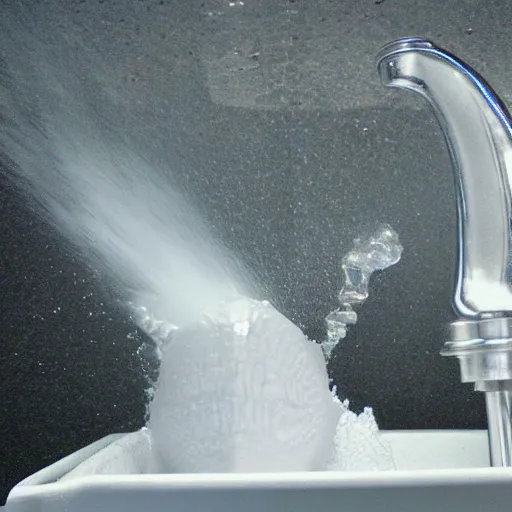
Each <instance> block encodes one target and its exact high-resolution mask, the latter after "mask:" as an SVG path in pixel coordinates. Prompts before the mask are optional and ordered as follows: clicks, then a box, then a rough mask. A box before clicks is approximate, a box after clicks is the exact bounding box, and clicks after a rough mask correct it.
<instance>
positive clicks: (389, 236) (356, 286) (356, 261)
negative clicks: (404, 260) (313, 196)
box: [322, 224, 403, 359]
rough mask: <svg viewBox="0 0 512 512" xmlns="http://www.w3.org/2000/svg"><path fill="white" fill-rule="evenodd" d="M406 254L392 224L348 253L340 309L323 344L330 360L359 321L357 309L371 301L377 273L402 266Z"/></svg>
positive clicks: (329, 319)
mask: <svg viewBox="0 0 512 512" xmlns="http://www.w3.org/2000/svg"><path fill="white" fill-rule="evenodd" d="M402 251H403V247H402V244H401V243H400V240H399V237H398V234H397V233H396V232H395V231H394V230H393V228H392V227H391V226H389V225H388V224H381V225H379V226H378V228H377V229H376V230H375V231H374V232H373V233H372V234H371V235H370V236H367V237H364V238H356V239H355V240H354V247H353V248H352V250H351V251H350V252H348V253H347V254H345V256H344V257H343V259H342V263H341V267H342V269H343V273H344V278H345V283H344V285H343V287H342V289H341V290H340V292H339V294H338V301H339V302H340V307H339V308H338V309H336V310H334V311H331V312H330V313H329V314H328V315H327V317H326V318H325V321H326V325H327V339H326V340H325V341H324V342H323V343H322V348H323V351H324V354H325V357H326V358H327V359H329V358H330V356H331V354H332V351H333V349H334V347H335V346H336V345H337V344H338V343H339V341H340V340H341V339H343V338H344V337H345V336H346V335H347V327H348V326H349V325H353V324H355V323H356V322H357V313H356V312H355V311H354V309H353V307H354V306H358V305H360V304H362V303H363V302H364V301H365V300H366V299H367V298H368V295H369V284H370V277H371V275H372V274H373V272H375V271H378V270H384V269H386V268H388V267H391V266H392V265H395V264H396V263H398V261H400V258H401V256H402Z"/></svg>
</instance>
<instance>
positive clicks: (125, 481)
mask: <svg viewBox="0 0 512 512" xmlns="http://www.w3.org/2000/svg"><path fill="white" fill-rule="evenodd" d="M382 435H383V437H384V438H385V439H387V441H388V442H389V444H390V445H391V448H392V450H393V455H394V460H395V465H396V471H385V472H316V473H272V474H215V475H212V474H173V475H161V474H136V473H137V471H140V468H141V467H144V466H146V469H147V464H148V463H147V461H144V460H143V459H144V453H143V452H144V450H145V446H144V442H145V441H144V440H143V434H142V431H139V432H136V433H131V434H114V435H111V436H107V437H105V438H103V439H101V440H99V441H97V442H95V443H93V444H92V445H90V446H88V447H86V448H84V449H82V450H79V451H77V452H75V453H73V454H71V455H70V456H68V457H66V458H64V459H62V460H61V461H59V462H57V463H55V464H53V465H51V466H49V467H47V468H45V469H43V470H41V471H39V472H38V473H35V474H34V475H32V476H30V477H29V478H27V479H25V480H23V481H22V482H20V483H19V484H18V485H17V486H16V487H14V488H13V490H12V491H11V493H10V495H9V497H8V500H7V504H6V512H29V511H30V512H33V511H34V510H41V511H51V512H64V511H66V512H89V511H91V510H95V511H98V512H103V511H105V512H106V511H117V510H119V511H123V512H139V511H144V512H159V511H173V512H177V511H179V512H182V511H183V512H185V511H187V512H190V511H198V512H199V511H211V512H217V511H218V512H220V511H223V512H224V511H239V510H240V511H241V510H243V511H247V512H252V511H265V512H277V511H284V510H290V511H294V512H306V511H308V512H309V511H312V510H314V511H315V512H324V511H326V512H327V511H333V512H334V511H336V512H356V511H357V512H373V511H375V512H377V511H378V512H382V511H387V510H389V511H392V512H402V511H403V512H410V511H411V510H414V512H427V511H428V512H432V511H437V510H442V511H443V512H451V511H453V512H456V511H457V512H458V511H461V512H462V511H463V512H477V511H478V512H482V511H485V512H494V511H500V512H501V511H503V512H505V511H509V510H510V507H511V505H512V469H510V468H508V469H506V468H489V467H488V465H489V456H488V446H487V433H486V431H454V430H447V431H440V430H439V431H390V432H383V433H382ZM137 450H138V451H137ZM126 454H129V457H128V459H130V460H131V462H130V463H127V464H124V468H123V469H122V470H116V469H115V465H116V460H117V461H119V459H120V457H123V455H124V456H126ZM116 471H117V474H113V473H114V472H116ZM121 472H124V474H119V473H121ZM91 473H96V474H91ZM73 475H74V476H73Z"/></svg>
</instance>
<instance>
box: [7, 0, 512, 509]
mask: <svg viewBox="0 0 512 512" xmlns="http://www.w3.org/2000/svg"><path fill="white" fill-rule="evenodd" d="M229 3H230V2H224V1H220V0H218V1H208V0H204V1H190V2H184V1H174V0H164V1H149V0H145V1H143V2H141V1H139V0H129V1H121V0H118V1H109V0H104V1H101V0H100V1H91V0H80V1H71V2H69V1H64V0H62V1H58V0H54V1H45V2H40V3H38V7H37V8H36V7H34V6H31V8H30V9H28V7H24V8H26V9H27V17H28V16H30V17H33V19H36V20H37V23H38V25H39V27H40V28H41V27H44V32H45V33H48V34H51V37H52V38H53V40H52V41H53V42H52V43H48V44H53V45H56V46H58V45H66V44H71V43H69V41H70V39H69V38H67V35H70V34H72V35H73V38H76V39H81V40H83V41H86V43H87V44H86V46H87V48H89V50H90V51H91V52H93V51H94V52H97V53H98V54H100V55H102V56H103V58H104V62H106V63H108V66H109V69H110V75H109V76H110V80H111V81H112V82H113V83H114V84H115V85H116V86H117V87H119V89H120V90H122V91H123V93H124V95H123V96H122V100H120V101H125V103H122V102H121V103H119V104H117V105H115V106H112V105H107V104H106V105H105V112H106V114H107V115H108V114H109V112H110V111H109V108H114V107H115V108H116V109H118V110H122V111H123V112H124V114H123V116H119V115H117V116H113V119H114V118H115V122H116V123H117V124H118V128H120V129H122V130H123V131H124V132H125V133H126V136H127V137H128V138H131V140H133V141H136V142H134V146H137V147H140V148H142V149H144V150H145V151H146V152H147V148H148V147H151V148H152V149H151V151H152V157H151V158H152V159H153V161H154V162H155V163H162V162H167V161H169V160H170V159H171V160H172V162H173V169H175V173H176V175H177V179H179V181H180V182H181V183H182V184H183V185H184V186H185V187H186V188H187V190H188V191H189V192H190V194H191V197H193V198H194V200H195V201H196V202H197V203H198V204H200V205H201V210H202V212H203V214H204V216H205V217H206V219H207V220H208V222H209V223H210V224H211V225H212V226H215V229H216V231H217V233H218V235H219V236H221V237H222V238H223V239H224V241H225V243H227V244H228V245H230V246H231V247H232V248H233V249H234V250H236V251H237V253H238V254H240V255H241V257H243V258H244V260H245V261H246V262H247V263H248V265H249V266H251V267H252V268H253V269H254V270H255V271H256V272H257V273H258V274H259V275H260V278H261V280H262V282H264V283H265V284H266V285H267V287H268V288H269V289H270V290H271V293H272V298H273V301H274V302H275V304H276V306H277V307H278V308H279V309H280V310H281V311H282V312H283V313H285V314H287V315H288V316H289V317H290V318H292V319H293V320H294V321H296V322H298V323H299V324H300V325H301V326H303V328H304V329H305V331H306V332H307V333H308V335H310V336H311V337H313V338H318V337H320V336H322V333H323V324H322V319H323V318H324V316H325V314H326V313H327V312H328V311H330V310H331V309H332V307H333V306H334V305H335V302H336V301H335V298H336V292H337V290H338V289H339V287H340V277H341V276H340V269H339V261H340V257H341V255H342V254H343V253H344V252H346V251H347V250H348V249H350V246H351V243H352V239H353V238H354V237H355V236H357V235H358V234H359V233H360V232H361V231H362V230H363V229H366V228H367V227H368V226H371V225H372V224H373V223H375V222H381V221H384V222H388V223H390V224H391V225H392V226H393V227H394V228H395V229H396V230H397V231H398V233H399V234H400V237H401V240H402V243H403V245H404V247H405V251H404V255H403V259H402V261H401V262H400V263H399V264H398V265H397V266H396V267H393V268H391V269H389V270H388V271H386V272H384V273H382V274H379V275H376V276H375V278H374V279H373V281H372V287H371V296H370V298H369V299H368V301H367V303H366V304H365V305H364V307H363V308H362V310H361V311H360V320H359V323H358V324H357V325H356V326H355V327H354V328H352V329H351V330H350V332H349V335H348V337H347V339H346V340H345V341H344V342H343V344H342V345H341V346H339V347H338V348H337V350H336V352H335V355H334V358H333V360H332V362H331V364H330V367H329V369H330V372H331V374H332V376H333V378H334V380H335V383H336V384H337V385H338V387H339V389H340V392H341V394H342V395H343V396H344V397H348V398H350V399H351V401H352V403H353V405H354V407H355V408H356V409H359V408H361V407H362V406H364V405H366V404H371V405H373V406H374V408H375V411H376V415H377V419H378V420H379V422H380V424H381V426H382V427H383V428H390V429H397V428H428V429H433V428H483V427H485V416H484V409H483V402H482V399H481V397H479V396H477V395H476V394H473V393H472V391H471V388H470V386H463V385H462V384H460V383H459V375H458V369H457V364H456V362H455V361H451V360H445V359H442V358H441V357H440V356H439V350H440V348H441V346H442V344H443V342H444V329H445V326H446V324H447V323H448V322H449V321H450V320H451V318H452V316H451V315H452V313H451V309H450V298H451V291H452V283H453V273H454V268H455V251H456V246H455V201H454V194H453V183H452V176H451V170H450V162H449V159H448V155H447V152H446V150H445V147H444V143H443V140H442V136H441V134H440V132H439V129H438V127H437V125H436V124H435V122H434V120H433V118H432V116H431V115H430V112H429V111H428V110H427V109H426V108H425V106H424V105H423V104H422V103H421V101H420V100H419V99H417V98H414V97H412V96H409V95H407V94H404V93H398V92H397V93H392V92H387V91H384V90H383V89H382V88H381V87H380V84H379V83H378V79H377V75H376V70H375V66H374V63H373V59H374V55H375V53H376V52H377V51H378V49H379V48H380V46H381V45H383V44H384V43H386V42H388V41H389V40H392V39H394V38H397V37H402V36H405V35H421V36H425V37H430V38H433V39H435V40H436V42H437V43H438V44H440V45H443V46H445V47H446V48H448V49H450V50H451V51H453V52H454V53H457V54H459V55H460V56H461V57H462V58H463V59H465V60H467V61H468V62H469V63H470V64H472V65H473V66H474V67H475V68H476V69H478V70H479V71H480V72H481V73H482V74H484V76H486V78H487V79H488V81H489V82H490V83H491V84H492V85H493V86H494V87H495V89H496V90H497V91H498V92H499V93H500V94H501V95H502V97H503V99H504V100H505V102H506V103H510V102H511V100H512V88H511V87H510V85H509V84H510V83H511V81H512V72H511V71H510V70H511V69H512V52H511V51H510V46H509V27H510V23H511V22H512V4H511V3H510V2H507V1H497V0H494V1H484V0H470V1H462V0H460V1H455V2H445V1H442V0H435V1H430V2H420V1H416V0H414V1H410V2H407V3H404V2H400V1H398V0H385V1H378V2H377V1H373V0H372V1H368V0H363V1H360V2H351V1H337V2H330V1H328V0H316V1H314V2H313V1H309V2H308V1H306V0H302V1H301V0H296V1H284V0H279V1H275V2H265V1H263V0H246V1H245V4H244V5H243V6H240V5H237V6H235V7H233V8H232V7H230V6H229ZM29 4H30V2H27V3H26V6H28V5H29ZM12 5H14V2H13V3H12V4H11V3H10V2H4V6H3V7H2V8H4V7H5V8H9V9H10V7H9V6H12ZM17 5H23V4H19V3H18V2H17ZM34 5H35V4H34ZM210 13H212V14H210ZM31 19H32V18H31ZM48 37H50V36H48ZM73 38H72V39H73ZM234 48H238V49H239V50H237V51H238V53H234V51H233V49H234ZM0 50H2V49H0ZM256 54H257V58H255V57H254V56H255V55H256ZM80 57H81V56H80V55H76V60H77V61H79V60H80ZM91 72H92V71H91ZM100 96H101V94H100ZM112 112H114V110H112ZM116 112H117V110H116ZM0 197H1V201H0V244H1V245H0V297H1V298H0V304H1V318H2V320H1V322H0V325H1V330H0V396H1V401H0V488H1V492H2V496H3V498H5V496H6V493H7V491H8V489H10V487H12V485H14V484H15V483H16V482H18V481H19V480H21V479H22V478H24V477H25V476H28V475H29V474H31V473H33V472H34V471H36V470H38V469H40V468H41V467H43V466H45V465H47V464H50V463H51V462H53V461H55V460H57V459H59V458H60V457H62V456H64V455H66V454H68V453H71V452H73V451H74V450H76V449H78V448H80V447H82V446H84V445H86V444H88V443H90V442H92V441H94V440H96V439H98V438H100V437H102V436H104V435H106V434H109V433H112V432H119V431H129V430H134V429H136V428H138V427H140V426H141V425H142V424H143V421H144V413H145V398H146V397H145V389H146V388H147V386H148V378H149V376H151V375H153V373H154V371H155V366H156V365H155V361H154V360H153V359H152V356H151V351H150V350H149V349H148V348H147V346H146V345H144V342H145V341H146V340H145V338H144V336H143V335H142V334H141V333H140V332H138V331H137V329H136V327H135V326H134V325H133V324H132V323H131V322H130V320H129V318H127V317H126V315H125V314H124V312H123V311H122V309H121V308H120V307H119V306H118V304H117V302H116V299H115V297H114V296H113V295H112V293H111V292H110V291H109V290H108V287H107V286H105V284H104V282H103V281H102V278H101V276H100V275H98V274H97V273H95V272H94V271H93V270H91V269H88V268H87V267H86V266H85V265H84V264H83V262H82V261H81V260H80V258H79V257H78V256H77V255H76V254H75V253H74V252H73V250H72V249H71V248H69V247H67V246H66V245H65V244H63V241H62V240H61V239H60V238H59V235H58V233H55V232H54V231H53V230H52V228H51V227H49V226H47V225H46V224H44V223H43V222H42V221H41V220H40V219H39V218H38V215H37V214H36V213H34V212H33V211H30V210H28V208H27V207H26V205H25V202H24V200H23V198H22V197H20V196H19V195H18V194H17V193H16V192H15V191H14V190H12V189H10V188H9V187H7V185H6V182H5V180H3V181H1V182H0ZM141 346H142V347H146V348H143V349H141V348H140V347H141ZM3 498H2V497H0V501H2V500H3Z"/></svg>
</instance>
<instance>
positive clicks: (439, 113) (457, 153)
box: [377, 38, 512, 318]
mask: <svg viewBox="0 0 512 512" xmlns="http://www.w3.org/2000/svg"><path fill="white" fill-rule="evenodd" d="M377 60H378V68H379V72H380V76H381V80H382V82H383V83H384V84H385V85H386V86H389V87H399V88H404V89H409V90H412V91H415V92H417V93H419V94H421V95H422V96H423V97H425V98H426V99H427V100H428V102H429V104H430V105H431V106H432V107H433V110H434V113H435V115H436V118H437V120H438V121H439V124H440V126H441V128H442V130H443V133H444V136H445V140H446V143H447V146H448V149H449V152H450V156H451V159H452V164H453V173H454V178H455V186H456V195H457V209H458V243H459V252H458V274H457V282H456V285H455V291H454V307H455V309H456V311H457V313H458V314H459V316H462V317H473V318H475V317H480V318H481V317H492V316H503V315H509V314H510V315H512V275H511V261H512V244H511V240H512V203H511V198H512V123H511V121H510V116H509V113H508V111H507V110H506V108H505V107H504V105H503V103H502V102H501V100H500V99H499V97H498V96H497V95H496V93H495V92H494V91H493V90H492V89H491V87H490V86H489V85H488V84H487V83H486V82H485V81H484V79H483V78H482V77H480V76H479V75H478V74H477V73H476V72H475V71H473V70H472V69H471V68H470V67H469V66H468V65H466V64H465V63H463V62H462V61H461V60H459V59H457V58H456V57H455V56H453V55H451V54H450V53H448V52H446V51H445V50H442V49H440V48H438V47H436V46H434V45H433V44H432V43H430V42H429V41H426V40H423V39H416V38H408V39H401V40H399V41H396V42H394V43H391V44H390V45H387V46H386V47H384V48H383V49H382V51H381V52H380V53H379V55H378V57H377Z"/></svg>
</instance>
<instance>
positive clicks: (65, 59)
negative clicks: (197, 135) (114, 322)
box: [0, 7, 256, 339]
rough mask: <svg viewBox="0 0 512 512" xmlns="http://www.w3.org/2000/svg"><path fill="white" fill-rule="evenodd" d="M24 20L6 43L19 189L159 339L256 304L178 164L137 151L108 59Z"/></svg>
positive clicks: (1, 132)
mask: <svg viewBox="0 0 512 512" xmlns="http://www.w3.org/2000/svg"><path fill="white" fill-rule="evenodd" d="M28 11H29V10H28V8H27V7H26V8H25V11H23V16H21V15H20V14H19V13H18V15H16V13H15V12H14V8H9V9H7V10H6V11H5V20H4V23H2V25H3V26H2V27H1V28H2V30H1V35H0V47H1V48H2V60H3V62H2V64H3V65H2V67H1V69H0V74H1V76H0V80H1V81H0V121H1V122H0V150H1V151H2V153H3V160H4V164H5V167H6V168H7V170H8V177H9V178H10V179H11V181H12V182H13V183H14V184H15V185H16V186H17V187H20V188H21V189H22V190H23V191H24V192H25V193H26V196H27V199H28V200H30V201H32V203H33V204H34V205H35V206H36V207H37V211H38V212H39V213H40V212H42V213H43V214H44V215H45V216H46V217H47V220H48V221H49V222H51V223H52V224H54V225H55V226H56V227H57V229H58V230H59V231H60V232H61V233H62V234H64V235H65V237H66V238H67V239H68V240H69V241H70V242H71V243H72V244H74V245H75V246H76V247H77V248H78V249H79V250H80V252H81V253H82V254H83V255H84V256H85V257H86V258H87V260H88V261H89V262H90V263H91V264H92V266H93V267H94V268H97V269H99V270H100V271H102V272H103V273H104V274H105V275H106V276H108V278H109V279H110V280H111V281H112V284H114V285H117V289H118V290H119V291H120V292H122V293H123V295H124V296H123V299H125V300H126V301H127V303H129V304H130V306H131V310H132V314H133V316H134V318H135V319H136V321H137V322H138V323H139V325H140V326H141V327H142V328H143V329H144V330H146V331H147V332H148V333H149V334H150V335H152V336H153V337H154V338H156V339H163V338H165V337H166V336H167V335H168V334H169V332H170V331H171V330H172V329H173V327H174V326H181V325H184V324H186V323H188V322H191V321H193V320H194V319H195V318H196V317H197V316H198V315H199V314H200V313H201V312H202V311H203V310H204V309H205V308H207V307H209V306H211V305H212V304H215V303H218V302H219V301H222V300H228V299H231V298H233V297H236V296H237V295H239V294H242V295H250V296H254V295H256V291H255V289H254V287H253V285H252V284H251V279H250V277H249V275H248V273H247V272H246V271H245V270H244V269H243V268H242V266H241V265H240V264H239V263H238V262H237V261H236V260H235V258H233V257H232V256H231V255H229V254H228V251H227V250H226V249H225V248H224V247H221V245H220V244H218V243H216V242H215V241H214V239H213V237H212V236H211V234H210V232H209V229H208V228H207V226H206V224H205V223H204V222H203V220H202V219H201V218H200V216H199V215H198V213H197V211H196V210H195V209H194V208H193V207H192V206H191V201H190V199H189V198H187V197H185V195H184V193H183V191H182V190H180V189H179V188H178V186H177V184H176V181H175V180H174V179H173V159H172V153H171V152H170V154H169V168H167V169H155V167H154V166H153V165H151V164H150V163H149V162H150V160H149V156H150V155H149V153H150V151H149V150H148V151H147V154H144V153H141V152H140V151H135V150H134V149H133V148H135V147H137V141H136V140H130V139H128V138H127V135H126V133H125V132H124V131H123V130H122V129H121V127H120V125H121V124H122V123H121V122H120V120H121V119H122V120H123V121H126V118H125V116H126V113H123V112H118V111H116V109H115V108H114V107H115V105H116V103H118V100H119V98H118V95H119V94H121V93H120V92H119V91H118V90H117V89H116V88H115V87H114V86H113V84H111V83H110V82H109V78H108V77H109V73H108V69H106V68H105V66H104V65H103V63H102V61H101V59H100V58H99V57H98V56H95V55H94V54H93V53H92V51H91V50H90V49H88V48H86V47H85V46H83V45H82V43H81V42H80V41H77V40H75V41H73V40H70V39H69V37H68V39H66V40H59V39H58V36H53V35H52V34H46V33H44V32H43V30H42V28H41V27H39V26H38V24H37V23H36V22H35V21H34V20H32V21H31V19H32V18H31V17H30V15H29V14H30V13H29V12H28ZM3 15H4V13H3ZM66 45H67V46H66ZM77 56H80V59H78V58H77ZM113 106H114V107H113ZM123 116H124V117H123Z"/></svg>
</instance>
